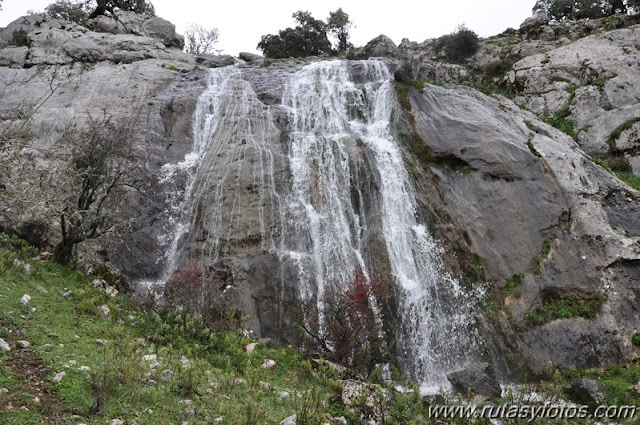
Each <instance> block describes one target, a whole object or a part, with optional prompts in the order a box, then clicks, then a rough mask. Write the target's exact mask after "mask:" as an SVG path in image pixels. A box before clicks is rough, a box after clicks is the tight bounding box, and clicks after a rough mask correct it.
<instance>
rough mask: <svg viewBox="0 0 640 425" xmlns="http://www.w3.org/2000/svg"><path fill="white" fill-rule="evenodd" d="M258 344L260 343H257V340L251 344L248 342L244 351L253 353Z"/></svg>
mask: <svg viewBox="0 0 640 425" xmlns="http://www.w3.org/2000/svg"><path fill="white" fill-rule="evenodd" d="M257 345H258V344H257V343H255V342H252V343H251V344H247V346H246V347H245V349H244V351H245V352H246V353H247V354H251V353H253V351H254V350H255V349H256V346H257Z"/></svg>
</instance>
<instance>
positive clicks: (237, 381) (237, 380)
mask: <svg viewBox="0 0 640 425" xmlns="http://www.w3.org/2000/svg"><path fill="white" fill-rule="evenodd" d="M246 383H247V381H246V380H244V379H242V378H233V385H234V386H236V387H237V386H239V385H244V384H246Z"/></svg>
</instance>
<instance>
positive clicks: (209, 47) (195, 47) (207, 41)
mask: <svg viewBox="0 0 640 425" xmlns="http://www.w3.org/2000/svg"><path fill="white" fill-rule="evenodd" d="M219 36H220V33H219V32H218V29H217V28H204V27H203V26H200V25H198V24H189V26H187V30H186V31H185V32H184V50H185V52H187V53H193V54H195V55H202V54H209V55H212V54H216V53H218V52H219V51H220V50H218V49H216V48H215V47H214V45H215V44H216V43H217V42H218V37H219Z"/></svg>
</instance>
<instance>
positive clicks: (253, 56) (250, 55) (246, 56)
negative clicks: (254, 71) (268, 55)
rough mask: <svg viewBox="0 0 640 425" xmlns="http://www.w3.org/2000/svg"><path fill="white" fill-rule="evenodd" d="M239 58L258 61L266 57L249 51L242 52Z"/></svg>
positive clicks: (246, 60)
mask: <svg viewBox="0 0 640 425" xmlns="http://www.w3.org/2000/svg"><path fill="white" fill-rule="evenodd" d="M238 58H239V59H242V60H243V61H245V62H256V61H260V60H263V59H264V58H263V57H262V56H260V55H256V54H255V53H249V52H240V54H239V55H238Z"/></svg>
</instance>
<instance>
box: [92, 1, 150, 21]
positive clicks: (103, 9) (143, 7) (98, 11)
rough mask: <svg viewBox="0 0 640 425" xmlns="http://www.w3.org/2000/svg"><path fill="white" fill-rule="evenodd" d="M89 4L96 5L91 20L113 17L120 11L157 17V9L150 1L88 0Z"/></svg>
mask: <svg viewBox="0 0 640 425" xmlns="http://www.w3.org/2000/svg"><path fill="white" fill-rule="evenodd" d="M94 1H95V3H94ZM87 2H88V3H89V4H90V5H91V6H92V7H93V6H94V5H95V8H94V10H93V12H92V13H91V15H89V19H93V18H96V17H98V16H100V15H106V14H107V13H109V14H111V15H113V14H114V13H115V12H116V11H118V10H123V11H125V12H134V13H138V14H145V15H149V16H155V8H154V7H153V4H151V2H150V1H149V0H87Z"/></svg>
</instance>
